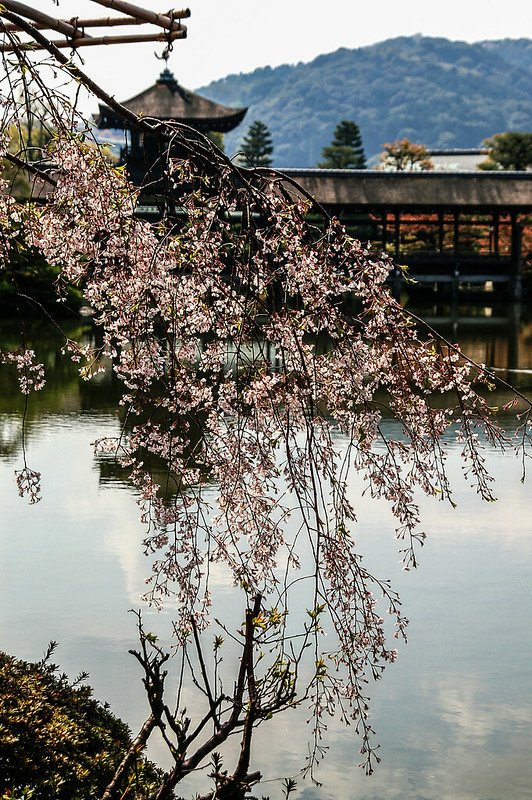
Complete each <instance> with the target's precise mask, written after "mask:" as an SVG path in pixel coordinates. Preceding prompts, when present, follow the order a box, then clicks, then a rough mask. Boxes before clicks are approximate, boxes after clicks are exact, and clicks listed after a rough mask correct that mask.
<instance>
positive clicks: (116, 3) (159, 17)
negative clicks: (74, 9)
mask: <svg viewBox="0 0 532 800" xmlns="http://www.w3.org/2000/svg"><path fill="white" fill-rule="evenodd" d="M92 1H93V3H98V4H99V5H101V6H105V7H106V8H113V9H115V11H120V12H121V13H122V14H128V15H129V16H131V17H137V18H138V19H144V20H146V22H151V23H152V24H153V25H158V26H159V27H161V28H165V29H166V30H169V31H171V30H173V28H174V25H175V23H174V20H173V19H172V18H171V17H170V16H169V15H168V16H167V15H166V14H157V13H156V12H155V11H148V10H147V9H145V8H140V6H135V5H133V4H132V3H126V2H125V0H92Z"/></svg>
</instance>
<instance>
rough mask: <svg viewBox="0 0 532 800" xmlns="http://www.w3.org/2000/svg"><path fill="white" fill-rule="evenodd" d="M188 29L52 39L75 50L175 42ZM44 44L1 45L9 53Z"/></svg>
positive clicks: (60, 47)
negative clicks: (116, 45)
mask: <svg viewBox="0 0 532 800" xmlns="http://www.w3.org/2000/svg"><path fill="white" fill-rule="evenodd" d="M186 38H187V29H186V28H185V27H184V26H181V28H180V30H177V31H173V32H170V33H153V34H152V33H147V34H131V35H125V36H94V37H93V36H80V37H77V38H76V39H69V40H65V39H60V40H57V41H51V44H53V45H54V46H55V47H57V48H59V49H60V50H65V49H70V50H75V49H76V48H77V47H96V46H97V45H111V44H132V43H135V42H165V43H167V44H168V43H169V42H173V41H175V40H176V39H186ZM45 49H46V48H45V47H44V45H38V44H35V43H34V42H27V43H24V42H23V43H21V44H18V45H13V44H4V45H0V52H2V53H9V52H13V51H14V50H31V51H37V50H45Z"/></svg>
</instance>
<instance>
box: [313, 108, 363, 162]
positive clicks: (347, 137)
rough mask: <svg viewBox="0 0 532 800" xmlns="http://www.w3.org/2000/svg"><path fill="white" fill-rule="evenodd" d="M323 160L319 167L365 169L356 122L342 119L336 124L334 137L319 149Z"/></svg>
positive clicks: (360, 138) (360, 137)
mask: <svg viewBox="0 0 532 800" xmlns="http://www.w3.org/2000/svg"><path fill="white" fill-rule="evenodd" d="M321 154H322V156H323V158H324V161H321V162H320V163H319V164H318V167H320V169H366V156H365V155H364V147H363V145H362V136H361V135H360V128H359V127H358V125H357V124H356V122H352V121H350V120H347V119H344V120H343V121H342V122H340V124H339V125H337V126H336V129H335V131H334V139H333V140H332V142H331V144H330V145H329V146H328V147H324V148H323V150H322V151H321Z"/></svg>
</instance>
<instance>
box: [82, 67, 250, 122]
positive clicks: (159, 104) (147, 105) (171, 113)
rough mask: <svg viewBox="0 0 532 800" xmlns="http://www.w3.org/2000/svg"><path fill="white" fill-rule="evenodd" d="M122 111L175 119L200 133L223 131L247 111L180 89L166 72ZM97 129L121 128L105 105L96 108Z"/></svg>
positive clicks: (168, 71)
mask: <svg viewBox="0 0 532 800" xmlns="http://www.w3.org/2000/svg"><path fill="white" fill-rule="evenodd" d="M122 105H123V106H125V108H127V109H128V110H129V111H132V112H133V113H134V114H136V115H137V116H139V117H152V118H154V119H159V120H164V121H170V120H175V121H177V122H182V123H184V124H185V125H190V126H191V127H192V128H195V129H196V130H200V131H220V132H222V133H223V132H226V131H231V130H233V128H236V126H237V125H239V124H240V122H242V120H243V119H244V116H245V114H246V111H247V108H228V107H227V106H223V105H221V104H220V103H215V102H214V101H213V100H209V99H207V98H206V97H203V96H202V95H200V94H195V93H194V92H191V91H189V90H188V89H185V88H184V87H183V86H181V85H180V84H179V83H178V82H177V80H176V79H175V77H174V75H173V74H172V73H171V72H170V70H168V69H165V70H163V72H161V74H160V76H159V78H158V79H157V81H156V82H155V83H154V84H153V86H150V87H149V88H148V89H145V90H144V91H143V92H140V94H137V95H135V96H134V97H131V98H130V99H129V100H125V101H124V102H123V103H122ZM96 124H97V126H98V127H99V128H124V127H126V126H125V125H124V121H123V119H121V117H119V115H118V114H117V113H116V112H115V111H114V110H112V109H110V108H108V106H105V105H100V113H99V115H98V118H97V119H96Z"/></svg>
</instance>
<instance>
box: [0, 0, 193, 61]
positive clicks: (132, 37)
mask: <svg viewBox="0 0 532 800" xmlns="http://www.w3.org/2000/svg"><path fill="white" fill-rule="evenodd" d="M93 2H95V3H98V4H99V5H103V6H106V7H107V8H110V9H114V10H116V11H119V12H120V13H122V14H125V16H116V17H111V16H110V17H100V18H93V19H80V18H79V17H73V18H72V19H70V20H63V19H55V18H53V17H51V16H49V15H48V14H45V13H43V12H41V11H38V10H36V9H35V8H33V7H32V6H29V5H27V4H25V3H21V2H19V0H5V2H3V5H4V7H5V9H6V11H7V12H11V13H15V14H18V15H19V16H20V17H23V18H26V19H28V20H30V21H31V24H32V26H33V27H34V28H35V29H36V30H46V31H48V30H50V31H56V32H57V33H61V34H63V35H64V36H65V37H66V39H65V40H62V39H61V40H59V41H53V42H52V43H53V44H54V45H55V47H57V48H59V49H65V48H69V49H76V48H78V47H94V46H96V45H111V44H129V43H140V42H166V43H167V44H170V43H172V42H173V41H175V40H176V39H186V36H187V28H186V26H184V25H182V24H181V20H182V19H187V18H188V17H190V9H189V8H182V9H171V10H170V11H168V12H167V13H166V14H158V13H156V12H154V11H149V10H147V9H144V8H141V7H140V6H136V5H133V4H132V3H129V2H126V1H125V0H93ZM146 24H150V25H155V26H157V27H158V28H162V29H163V32H160V33H149V34H137V33H124V34H122V35H118V36H102V35H96V36H92V35H91V34H89V33H87V32H86V30H85V29H86V28H110V27H114V26H129V25H131V26H136V25H146ZM2 30H3V31H5V32H12V33H17V32H22V31H23V28H21V26H20V25H17V24H16V23H13V22H12V23H6V22H3V20H2V16H1V15H0V32H1V31H2ZM20 48H22V49H26V50H41V49H42V47H41V46H40V45H39V44H37V43H36V42H20V43H17V42H14V41H6V42H4V43H3V44H0V51H1V52H13V51H14V50H17V49H20Z"/></svg>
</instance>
